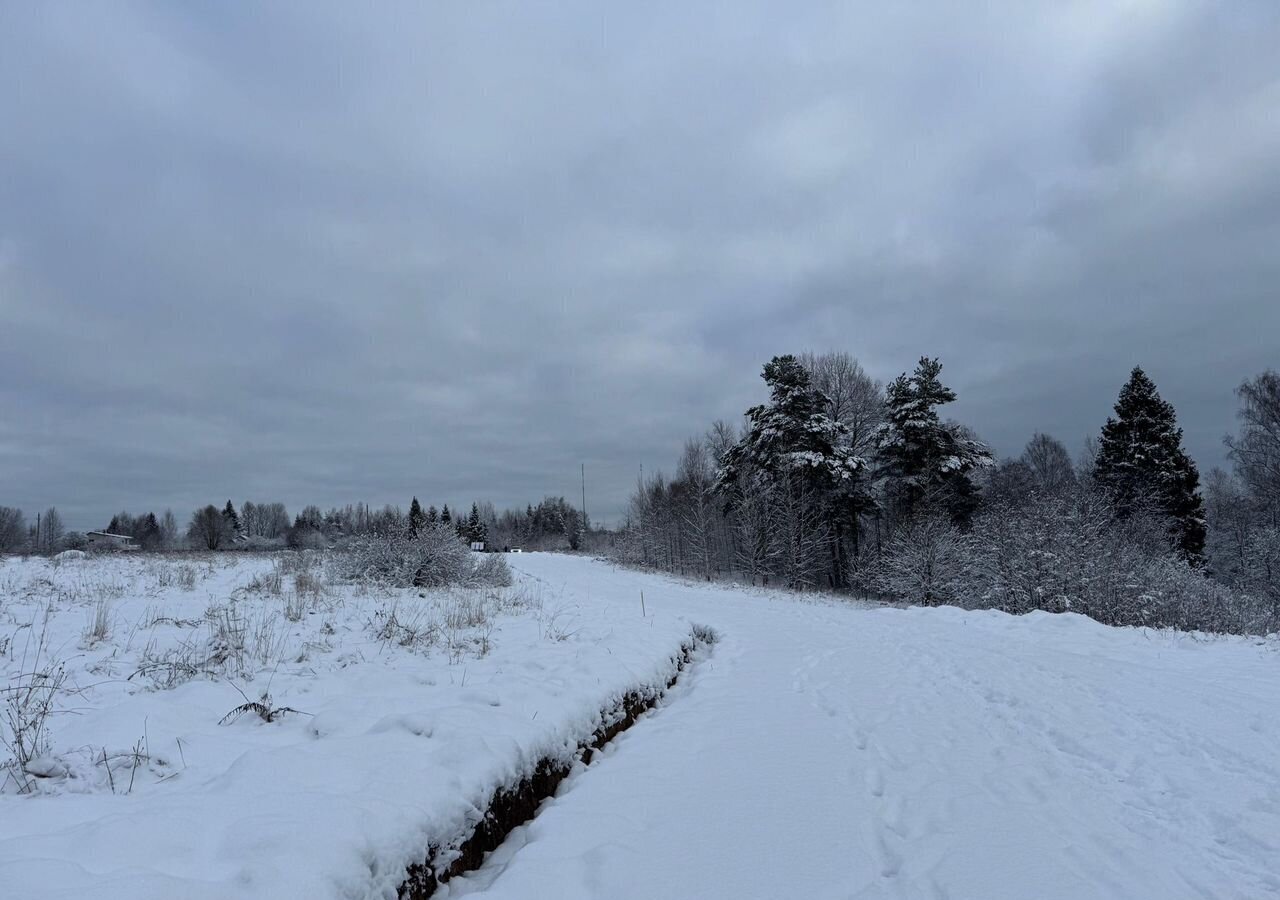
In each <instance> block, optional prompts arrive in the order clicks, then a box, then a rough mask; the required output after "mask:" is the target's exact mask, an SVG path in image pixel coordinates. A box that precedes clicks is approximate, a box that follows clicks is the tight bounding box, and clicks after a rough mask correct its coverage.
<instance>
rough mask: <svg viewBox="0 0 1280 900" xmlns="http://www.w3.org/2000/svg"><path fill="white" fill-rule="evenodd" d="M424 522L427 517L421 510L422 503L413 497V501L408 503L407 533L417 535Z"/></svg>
mask: <svg viewBox="0 0 1280 900" xmlns="http://www.w3.org/2000/svg"><path fill="white" fill-rule="evenodd" d="M426 522H427V517H426V515H425V514H424V513H423V512H422V504H420V503H419V502H418V498H417V497H414V498H413V502H412V503H410V504H409V534H411V535H413V536H414V537H417V536H418V531H419V530H420V529H421V528H422V526H423V525H425V524H426Z"/></svg>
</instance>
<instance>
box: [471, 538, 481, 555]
mask: <svg viewBox="0 0 1280 900" xmlns="http://www.w3.org/2000/svg"><path fill="white" fill-rule="evenodd" d="M471 549H472V550H475V551H476V552H477V553H483V552H484V541H472V542H471Z"/></svg>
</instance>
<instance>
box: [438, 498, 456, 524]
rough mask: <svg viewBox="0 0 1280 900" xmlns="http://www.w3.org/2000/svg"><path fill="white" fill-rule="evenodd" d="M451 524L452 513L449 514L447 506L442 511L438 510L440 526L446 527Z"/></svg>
mask: <svg viewBox="0 0 1280 900" xmlns="http://www.w3.org/2000/svg"><path fill="white" fill-rule="evenodd" d="M451 522H453V513H451V512H449V504H448V503H446V504H445V505H444V509H442V510H440V524H442V525H448V524H450V523H451Z"/></svg>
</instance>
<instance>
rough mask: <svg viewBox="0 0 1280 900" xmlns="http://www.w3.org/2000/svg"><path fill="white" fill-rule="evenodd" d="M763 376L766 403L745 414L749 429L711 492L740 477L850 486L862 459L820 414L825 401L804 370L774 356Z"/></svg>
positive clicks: (725, 461)
mask: <svg viewBox="0 0 1280 900" xmlns="http://www.w3.org/2000/svg"><path fill="white" fill-rule="evenodd" d="M763 377H764V380H765V383H766V384H768V385H769V393H770V401H769V403H768V404H765V405H761V406H753V407H751V409H749V410H747V418H748V419H750V420H751V427H750V428H749V429H748V430H747V433H746V434H745V435H743V437H742V439H741V440H740V441H738V442H737V443H736V444H734V445H733V446H732V447H730V448H729V450H728V452H727V453H725V455H724V459H722V460H721V461H720V471H719V473H718V477H717V479H716V485H715V488H714V490H716V491H717V492H720V493H724V492H726V491H727V490H728V489H729V488H731V487H732V485H733V483H734V481H735V480H736V479H737V478H738V477H739V476H740V475H748V476H749V477H753V478H755V479H758V480H760V481H763V482H767V483H772V482H776V481H778V480H780V479H784V478H793V477H794V478H798V479H799V480H801V481H804V482H806V483H812V484H822V485H826V486H832V487H834V486H837V485H841V484H844V483H846V482H849V481H852V480H853V479H854V478H855V476H856V475H857V473H858V470H859V469H861V468H862V466H863V460H862V458H861V457H859V456H856V455H854V453H853V452H852V451H851V450H849V449H847V448H846V446H845V444H847V440H846V434H845V432H846V429H845V427H844V426H843V425H841V424H840V423H838V422H835V421H833V420H832V419H831V417H830V416H828V415H827V414H826V413H825V412H823V410H824V409H825V408H826V406H827V405H828V401H827V398H826V397H825V396H824V395H823V394H822V392H821V391H818V390H817V389H815V388H814V387H813V386H812V384H811V383H810V380H809V373H808V371H807V370H806V369H805V368H804V366H802V365H800V363H799V362H798V361H797V360H796V358H795V357H794V356H791V355H787V356H775V357H774V358H773V359H772V360H770V361H769V363H768V364H767V365H766V366H765V367H764V375H763Z"/></svg>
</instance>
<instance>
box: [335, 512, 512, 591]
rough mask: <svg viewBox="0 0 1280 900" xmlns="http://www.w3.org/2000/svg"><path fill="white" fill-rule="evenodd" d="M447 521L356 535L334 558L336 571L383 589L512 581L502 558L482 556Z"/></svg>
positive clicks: (350, 578) (340, 574)
mask: <svg viewBox="0 0 1280 900" xmlns="http://www.w3.org/2000/svg"><path fill="white" fill-rule="evenodd" d="M479 559H480V562H479V563H477V562H476V558H475V557H474V556H473V554H472V553H471V551H470V549H468V548H467V546H466V545H465V544H463V543H462V541H461V540H460V539H459V538H458V535H457V533H456V532H455V531H454V530H453V528H452V527H450V526H448V525H427V526H425V527H423V528H421V529H419V530H418V533H417V534H416V535H415V534H410V533H409V532H408V531H407V530H405V531H402V532H398V533H395V534H387V535H360V536H357V537H353V538H351V539H350V540H349V541H348V542H347V543H346V544H345V546H344V547H343V548H342V549H341V550H339V551H337V552H335V553H334V554H333V556H332V558H331V566H332V571H333V573H334V574H335V575H336V576H337V577H338V578H339V579H341V580H343V581H354V582H366V583H372V584H378V585H381V586H384V587H443V586H446V585H453V584H459V585H481V584H510V583H511V573H510V571H509V570H508V569H507V566H506V562H505V561H504V560H502V559H501V557H496V556H493V555H492V554H489V555H484V556H481V557H479Z"/></svg>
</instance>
